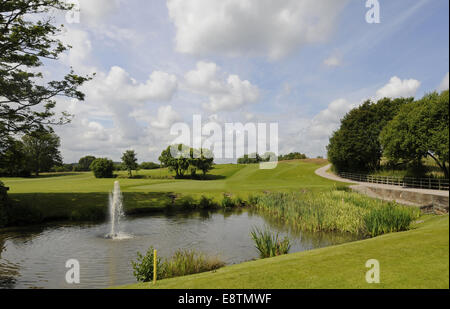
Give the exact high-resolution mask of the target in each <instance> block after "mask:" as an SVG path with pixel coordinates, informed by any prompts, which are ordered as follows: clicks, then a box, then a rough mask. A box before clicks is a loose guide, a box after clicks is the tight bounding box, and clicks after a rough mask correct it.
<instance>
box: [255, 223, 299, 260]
mask: <svg viewBox="0 0 450 309" xmlns="http://www.w3.org/2000/svg"><path fill="white" fill-rule="evenodd" d="M250 234H251V237H252V239H253V241H254V242H255V247H256V249H257V250H258V252H259V256H260V258H262V259H265V258H270V257H275V256H279V255H283V254H288V253H289V250H290V249H291V242H290V240H289V238H288V237H285V238H284V239H283V240H279V237H278V233H277V234H275V235H273V234H272V233H271V232H270V230H269V229H268V228H267V227H266V228H265V229H264V230H261V229H259V228H257V227H255V228H253V230H252V231H251V233H250Z"/></svg>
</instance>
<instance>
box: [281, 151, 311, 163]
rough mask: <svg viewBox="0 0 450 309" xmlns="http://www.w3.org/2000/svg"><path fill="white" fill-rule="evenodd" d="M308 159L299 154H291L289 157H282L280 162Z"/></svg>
mask: <svg viewBox="0 0 450 309" xmlns="http://www.w3.org/2000/svg"><path fill="white" fill-rule="evenodd" d="M303 159H307V156H306V155H305V154H303V153H299V152H291V153H288V154H287V155H281V156H279V157H278V161H288V160H303Z"/></svg>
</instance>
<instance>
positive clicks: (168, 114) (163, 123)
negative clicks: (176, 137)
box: [151, 105, 181, 129]
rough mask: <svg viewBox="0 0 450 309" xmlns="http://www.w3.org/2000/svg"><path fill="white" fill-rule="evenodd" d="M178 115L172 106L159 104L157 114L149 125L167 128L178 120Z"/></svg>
mask: <svg viewBox="0 0 450 309" xmlns="http://www.w3.org/2000/svg"><path fill="white" fill-rule="evenodd" d="M180 119H181V117H180V115H179V114H178V113H177V112H176V111H175V110H174V109H173V108H172V106H170V105H167V106H161V107H159V109H158V115H157V117H156V119H155V120H154V121H152V122H151V125H152V126H153V127H155V128H159V129H168V128H169V127H170V126H171V125H172V124H174V123H175V122H177V121H178V120H180Z"/></svg>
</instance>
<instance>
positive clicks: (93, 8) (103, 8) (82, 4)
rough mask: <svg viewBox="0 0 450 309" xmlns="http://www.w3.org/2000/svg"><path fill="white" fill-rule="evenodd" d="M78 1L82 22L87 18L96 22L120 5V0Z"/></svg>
mask: <svg viewBox="0 0 450 309" xmlns="http://www.w3.org/2000/svg"><path fill="white" fill-rule="evenodd" d="M71 2H73V0H72V1H71ZM78 2H79V8H80V13H81V16H80V21H81V22H84V21H85V20H87V21H89V22H91V21H92V22H96V21H98V19H101V18H104V17H106V16H108V15H110V14H112V13H113V12H115V11H116V10H117V9H118V8H119V5H120V0H78Z"/></svg>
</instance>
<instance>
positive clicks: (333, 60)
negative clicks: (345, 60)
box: [323, 56, 342, 67]
mask: <svg viewBox="0 0 450 309" xmlns="http://www.w3.org/2000/svg"><path fill="white" fill-rule="evenodd" d="M323 64H324V65H326V66H328V67H338V66H340V65H341V64H342V63H341V59H340V58H339V57H337V56H330V57H328V58H327V59H325V60H324V61H323Z"/></svg>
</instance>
